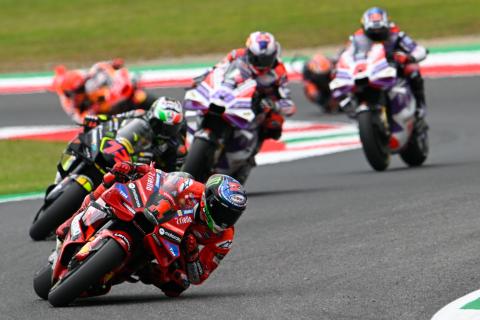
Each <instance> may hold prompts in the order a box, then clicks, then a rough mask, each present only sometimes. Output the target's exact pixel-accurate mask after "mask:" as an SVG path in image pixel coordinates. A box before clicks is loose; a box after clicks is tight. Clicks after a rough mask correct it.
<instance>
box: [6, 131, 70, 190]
mask: <svg viewBox="0 0 480 320" xmlns="http://www.w3.org/2000/svg"><path fill="white" fill-rule="evenodd" d="M65 146H66V143H65V142H37V141H20V140H18V141H16V140H3V141H0V148H1V149H2V150H4V152H2V156H1V157H0V167H1V168H2V169H1V170H0V195H1V194H12V193H19V192H29V191H44V190H45V188H46V187H47V186H48V185H49V184H51V183H52V182H53V179H54V177H55V172H56V166H57V162H58V159H59V158H60V155H61V152H62V150H63V149H64V148H65Z"/></svg>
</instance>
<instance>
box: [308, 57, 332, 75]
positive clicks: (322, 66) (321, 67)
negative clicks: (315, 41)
mask: <svg viewBox="0 0 480 320" xmlns="http://www.w3.org/2000/svg"><path fill="white" fill-rule="evenodd" d="M307 68H308V70H310V71H311V72H312V73H315V74H328V73H330V72H331V71H332V68H333V64H332V61H330V59H328V58H327V57H325V56H324V55H323V54H321V53H317V54H316V55H314V56H313V57H312V59H311V60H310V61H308V62H307Z"/></svg>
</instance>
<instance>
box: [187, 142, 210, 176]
mask: <svg viewBox="0 0 480 320" xmlns="http://www.w3.org/2000/svg"><path fill="white" fill-rule="evenodd" d="M214 152H215V148H214V146H213V145H212V143H211V142H209V141H207V140H204V139H195V140H193V142H192V145H191V146H190V149H189V150H188V154H187V158H186V159H185V163H184V164H183V167H182V171H184V172H188V173H190V174H191V175H192V176H193V177H194V179H195V180H197V181H200V182H205V180H206V179H207V178H208V175H209V173H210V171H211V170H212V165H213V164H212V163H211V162H212V160H211V159H212V157H213V153H214Z"/></svg>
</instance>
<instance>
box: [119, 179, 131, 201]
mask: <svg viewBox="0 0 480 320" xmlns="http://www.w3.org/2000/svg"><path fill="white" fill-rule="evenodd" d="M115 188H117V189H118V191H119V192H120V194H121V195H122V197H123V198H125V199H126V200H127V201H131V200H130V199H131V197H130V194H129V192H128V189H127V187H126V186H125V185H124V184H120V183H117V184H116V185H115Z"/></svg>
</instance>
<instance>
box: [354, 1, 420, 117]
mask: <svg viewBox="0 0 480 320" xmlns="http://www.w3.org/2000/svg"><path fill="white" fill-rule="evenodd" d="M361 23H362V27H361V28H360V29H358V30H357V31H356V32H355V33H354V34H353V35H352V36H350V45H353V46H355V47H363V46H365V44H367V43H368V42H382V43H383V45H384V47H385V51H386V53H387V59H389V60H390V61H395V62H396V63H397V64H398V66H399V71H400V72H399V73H400V74H401V75H403V76H404V77H405V78H406V80H407V81H408V83H409V85H410V88H411V89H412V93H413V95H414V97H415V100H416V113H415V114H416V119H417V124H419V123H423V124H424V118H425V111H426V105H425V89H424V84H423V78H422V75H421V73H420V68H419V65H418V63H419V62H420V61H422V60H424V59H425V58H426V57H427V54H428V50H427V49H426V48H425V47H423V46H421V45H419V44H417V43H416V42H415V41H414V40H413V39H412V38H410V37H409V36H408V35H407V34H406V33H405V32H403V31H401V30H400V28H399V27H398V26H397V25H396V24H395V23H393V22H391V21H390V20H389V18H388V15H387V12H386V11H385V10H383V9H380V8H378V7H373V8H370V9H368V10H367V11H365V13H364V14H363V16H362V20H361Z"/></svg>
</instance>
